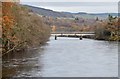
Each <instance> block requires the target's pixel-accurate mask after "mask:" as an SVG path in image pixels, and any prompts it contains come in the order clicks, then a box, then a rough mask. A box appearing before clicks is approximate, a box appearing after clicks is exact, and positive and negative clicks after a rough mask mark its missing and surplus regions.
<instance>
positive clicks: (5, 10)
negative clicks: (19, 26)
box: [2, 2, 17, 47]
mask: <svg viewBox="0 0 120 79" xmlns="http://www.w3.org/2000/svg"><path fill="white" fill-rule="evenodd" d="M14 5H15V3H13V2H2V36H3V37H2V38H3V41H4V42H7V41H10V43H11V44H14V45H15V42H16V40H17V38H16V37H15V35H13V30H12V28H14V27H13V26H14V25H15V18H14V15H13V7H14ZM4 39H7V41H6V40H4ZM3 47H6V45H3ZM7 47H9V46H7Z"/></svg>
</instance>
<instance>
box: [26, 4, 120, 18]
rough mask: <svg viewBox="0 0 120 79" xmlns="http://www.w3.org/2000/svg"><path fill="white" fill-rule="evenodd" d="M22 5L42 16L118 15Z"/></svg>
mask: <svg viewBox="0 0 120 79" xmlns="http://www.w3.org/2000/svg"><path fill="white" fill-rule="evenodd" d="M24 6H26V7H28V8H29V9H30V10H31V11H33V12H35V13H38V14H40V15H43V16H50V17H65V18H74V17H82V18H95V17H99V18H106V17H108V15H109V14H110V15H112V16H118V13H96V14H92V13H85V12H78V13H70V12H57V11H53V10H50V9H44V8H40V7H34V6H30V5H24Z"/></svg>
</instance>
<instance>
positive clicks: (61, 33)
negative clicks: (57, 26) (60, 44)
mask: <svg viewBox="0 0 120 79" xmlns="http://www.w3.org/2000/svg"><path fill="white" fill-rule="evenodd" d="M51 35H54V36H55V35H56V36H59V35H66V36H68V35H72V36H74V35H77V36H86V35H95V33H94V32H52V33H51Z"/></svg>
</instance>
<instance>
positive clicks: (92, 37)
mask: <svg viewBox="0 0 120 79" xmlns="http://www.w3.org/2000/svg"><path fill="white" fill-rule="evenodd" d="M57 37H72V38H80V37H81V38H87V39H94V40H103V41H120V40H118V39H116V40H114V39H109V37H108V38H103V37H102V38H96V35H84V36H77V35H76V36H75V35H67V36H66V35H59V36H57Z"/></svg>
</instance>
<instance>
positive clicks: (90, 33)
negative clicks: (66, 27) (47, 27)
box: [51, 32, 95, 40]
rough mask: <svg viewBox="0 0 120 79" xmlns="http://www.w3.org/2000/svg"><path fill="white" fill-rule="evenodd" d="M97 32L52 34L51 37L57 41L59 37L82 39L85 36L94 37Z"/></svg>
mask: <svg viewBox="0 0 120 79" xmlns="http://www.w3.org/2000/svg"><path fill="white" fill-rule="evenodd" d="M94 35H95V32H52V33H51V36H55V40H57V37H79V38H80V39H82V38H83V37H85V36H94Z"/></svg>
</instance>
